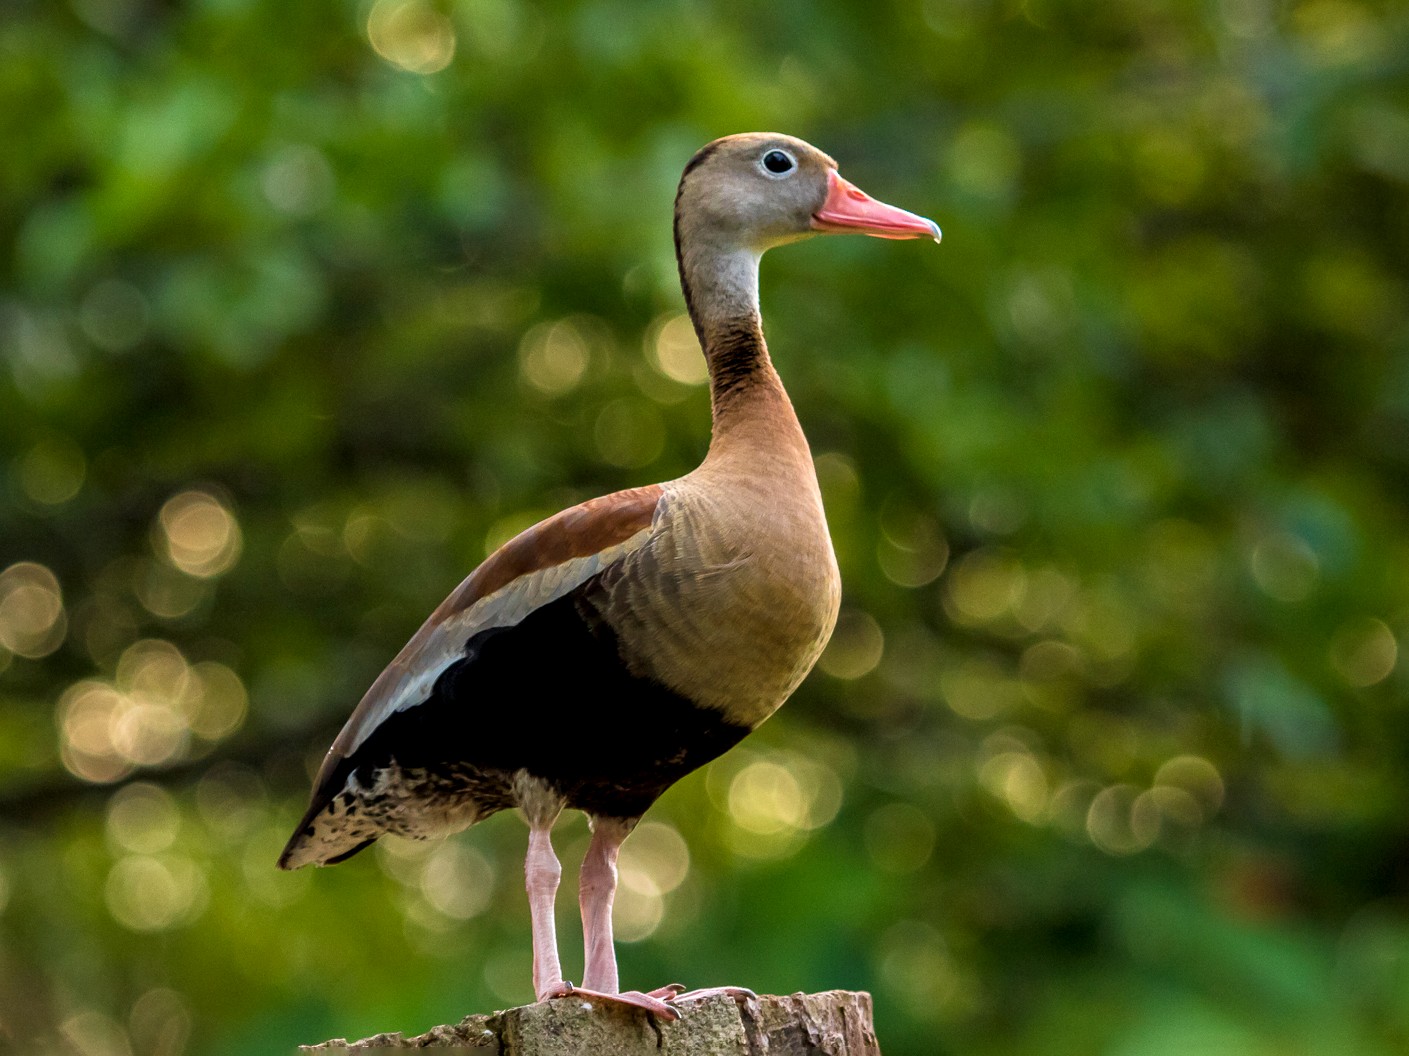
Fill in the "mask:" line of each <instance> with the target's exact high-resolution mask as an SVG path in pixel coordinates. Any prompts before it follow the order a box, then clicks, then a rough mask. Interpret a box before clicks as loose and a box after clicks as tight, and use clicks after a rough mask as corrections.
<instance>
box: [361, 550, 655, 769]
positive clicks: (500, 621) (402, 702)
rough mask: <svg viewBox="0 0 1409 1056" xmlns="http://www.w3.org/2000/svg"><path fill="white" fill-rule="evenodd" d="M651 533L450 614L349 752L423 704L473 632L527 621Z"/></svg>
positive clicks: (372, 713) (523, 581) (529, 578)
mask: <svg viewBox="0 0 1409 1056" xmlns="http://www.w3.org/2000/svg"><path fill="white" fill-rule="evenodd" d="M650 534H651V529H650V528H649V527H647V528H642V529H641V530H640V531H639V532H637V533H636V534H635V535H633V536H631V537H630V538H629V539H626V540H623V541H622V542H620V543H618V544H617V545H616V546H609V547H607V549H605V550H602V551H600V552H599V553H595V554H589V555H588V556H586V557H575V558H572V559H571V560H569V561H564V562H562V563H561V564H558V565H553V566H551V567H549V568H545V569H540V570H538V571H536V572H530V573H528V574H527V575H523V576H520V577H519V578H518V579H516V580H514V581H512V582H511V583H506V584H505V585H504V586H502V587H500V588H499V589H498V590H496V591H495V592H494V593H493V594H490V595H488V596H487V597H483V598H480V599H479V601H477V602H475V603H474V604H473V605H471V606H470V607H469V608H468V609H466V610H465V611H464V612H462V613H459V614H457V615H455V616H453V617H451V618H450V619H448V620H446V621H445V622H444V623H443V624H441V625H440V626H439V627H437V628H436V629H435V631H434V632H433V633H432V634H431V637H430V640H429V641H428V642H427V643H426V645H425V648H424V649H423V650H422V651H421V654H420V663H419V664H418V667H419V670H418V671H416V672H415V673H414V674H411V675H409V676H405V675H403V676H402V678H401V681H400V682H399V683H398V684H397V686H396V687H395V689H393V690H392V691H391V692H390V693H388V694H387V696H386V699H385V700H384V701H383V702H382V703H381V705H380V706H378V707H377V708H376V709H374V710H372V711H370V712H368V713H367V715H366V716H365V717H364V719H363V722H362V723H361V727H362V728H361V729H360V730H359V731H358V732H357V735H356V736H355V737H354V738H353V740H352V743H351V744H350V745H348V748H347V752H346V754H348V755H351V754H352V753H353V752H354V751H356V750H357V749H358V747H360V746H361V744H362V742H363V741H365V740H366V739H367V738H368V736H370V735H371V733H372V731H373V730H375V729H376V728H377V727H378V726H380V725H381V724H382V723H383V722H384V721H385V720H386V719H387V717H388V716H390V715H393V714H395V713H396V712H398V711H404V710H406V709H407V708H412V707H415V706H416V705H417V704H424V703H425V702H426V700H428V699H429V698H430V692H431V687H432V686H434V685H435V681H436V679H438V678H439V677H440V676H441V673H442V672H444V671H445V669H446V668H447V667H449V666H450V665H451V664H453V663H454V662H455V661H456V660H458V659H459V658H460V656H461V654H462V653H463V652H464V649H465V643H466V642H468V641H469V640H470V638H472V637H473V636H474V635H476V634H478V633H480V632H481V631H487V630H489V629H491V628H494V627H513V626H514V625H515V624H517V623H520V622H522V621H523V619H524V618H525V617H527V616H528V614H529V613H531V612H533V611H534V610H535V609H539V608H542V607H543V606H544V605H547V604H548V603H549V602H551V601H556V600H557V599H558V598H561V597H562V596H563V595H565V594H567V593H568V592H569V591H572V590H575V589H576V588H577V587H580V586H581V585H582V584H583V583H586V582H587V581H588V580H589V579H591V578H592V577H593V576H595V575H596V574H597V573H598V572H599V571H601V570H602V569H603V568H605V567H606V566H608V565H611V564H613V563H615V562H616V561H618V560H620V559H621V558H623V557H625V556H626V555H627V554H629V553H631V551H633V550H637V549H639V548H640V547H641V546H643V545H644V544H645V542H646V540H647V539H648V538H649V537H650Z"/></svg>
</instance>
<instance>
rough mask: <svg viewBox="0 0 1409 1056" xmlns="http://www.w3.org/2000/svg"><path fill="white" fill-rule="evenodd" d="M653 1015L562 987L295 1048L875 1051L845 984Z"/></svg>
mask: <svg viewBox="0 0 1409 1056" xmlns="http://www.w3.org/2000/svg"><path fill="white" fill-rule="evenodd" d="M681 1013H682V1015H681V1018H680V1019H679V1020H678V1021H677V1022H674V1023H663V1022H659V1021H657V1020H656V1018H655V1017H653V1016H650V1015H648V1014H647V1013H645V1012H643V1011H640V1010H639V1009H632V1008H627V1007H624V1006H621V1005H614V1004H604V1003H598V1002H593V1001H588V1000H585V999H578V998H572V997H566V998H560V999H558V1000H555V1001H548V1002H541V1003H538V1004H532V1005H524V1006H522V1007H520V1008H511V1009H509V1010H508V1011H506V1012H495V1013H492V1014H489V1015H478V1016H467V1017H466V1018H465V1019H464V1020H462V1021H461V1022H459V1023H457V1024H454V1025H452V1026H443V1027H435V1028H433V1029H432V1030H430V1031H428V1032H427V1033H425V1034H421V1035H419V1036H417V1037H413V1038H407V1037H403V1036H402V1035H401V1034H378V1035H377V1036H375V1037H371V1038H364V1039H363V1040H362V1041H346V1040H344V1039H341V1038H340V1039H337V1040H335V1041H326V1042H324V1043H323V1044H321V1045H306V1046H303V1048H302V1049H300V1051H301V1052H304V1053H332V1054H336V1053H351V1052H367V1051H371V1050H376V1049H424V1050H427V1051H430V1052H458V1053H465V1054H467V1056H638V1054H639V1056H647V1054H649V1056H686V1054H689V1056H765V1054H766V1056H880V1052H881V1050H880V1046H879V1045H878V1044H877V1043H876V1031H875V1027H874V1026H873V1024H872V1019H871V995H870V994H867V993H858V992H855V991H851V990H828V991H826V992H825V993H820V994H792V995H790V996H787V997H771V996H765V997H756V998H745V997H727V996H723V995H714V996H709V997H705V998H702V999H701V1000H699V1001H693V1002H687V1003H682V1005H681Z"/></svg>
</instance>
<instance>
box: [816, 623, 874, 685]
mask: <svg viewBox="0 0 1409 1056" xmlns="http://www.w3.org/2000/svg"><path fill="white" fill-rule="evenodd" d="M885 645H886V640H885V634H884V633H883V632H882V631H881V625H880V624H879V623H877V622H876V618H875V617H874V616H872V615H871V614H870V613H868V612H862V611H861V610H860V609H845V610H843V611H842V613H841V615H840V616H839V617H838V618H837V627H836V630H835V631H833V632H832V640H831V641H830V642H828V643H827V648H826V649H825V650H824V651H823V652H822V656H821V657H820V658H819V659H818V661H817V666H818V667H820V668H821V669H822V670H823V671H825V672H826V673H827V674H829V675H831V676H832V677H833V678H840V679H845V680H847V681H851V680H854V679H858V678H862V677H863V676H865V675H869V674H870V673H871V672H872V671H874V670H875V669H876V665H877V664H879V663H880V662H881V657H882V656H883V655H884V654H885Z"/></svg>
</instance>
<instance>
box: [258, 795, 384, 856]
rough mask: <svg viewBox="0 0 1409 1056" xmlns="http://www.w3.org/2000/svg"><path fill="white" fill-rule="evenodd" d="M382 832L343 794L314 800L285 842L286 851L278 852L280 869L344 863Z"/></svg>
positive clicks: (368, 845) (369, 844)
mask: <svg viewBox="0 0 1409 1056" xmlns="http://www.w3.org/2000/svg"><path fill="white" fill-rule="evenodd" d="M382 831H383V830H382V828H381V827H380V826H377V825H373V824H371V823H370V822H369V819H367V818H365V817H359V816H357V812H356V811H355V810H349V809H348V804H347V802H346V799H345V797H343V796H338V797H335V798H334V799H332V800H331V801H325V802H319V801H317V800H314V802H313V805H312V806H310V807H309V808H308V812H307V813H306V814H304V816H303V820H302V821H300V822H299V823H298V827H297V828H295V829H294V834H293V835H292V836H290V837H289V842H288V843H287V844H285V845H284V852H283V853H282V854H281V855H279V868H280V869H299V868H301V867H303V866H305V865H336V864H337V863H338V862H345V861H347V859H349V858H351V857H352V856H353V855H354V854H356V853H357V852H358V851H360V850H363V849H364V848H367V847H370V846H371V845H372V844H373V843H375V842H376V840H377V837H378V836H380V835H382Z"/></svg>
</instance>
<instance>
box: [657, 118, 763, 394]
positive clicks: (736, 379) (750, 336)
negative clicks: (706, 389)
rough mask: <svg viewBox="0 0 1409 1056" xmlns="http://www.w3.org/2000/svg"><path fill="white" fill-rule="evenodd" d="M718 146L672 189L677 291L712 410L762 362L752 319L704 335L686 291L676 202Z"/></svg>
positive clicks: (703, 152) (691, 164) (698, 157)
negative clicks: (704, 367)
mask: <svg viewBox="0 0 1409 1056" xmlns="http://www.w3.org/2000/svg"><path fill="white" fill-rule="evenodd" d="M721 144H722V141H721V140H715V141H714V142H712V143H706V144H705V145H704V146H703V147H701V148H700V149H699V150H697V151H695V155H694V157H692V158H691V159H690V160H689V161H688V162H687V163H686V165H685V171H684V172H683V173H682V174H681V176H680V185H679V186H678V187H677V188H676V190H675V218H674V236H675V267H676V270H677V271H678V272H679V273H680V292H681V293H682V294H684V296H685V309H686V311H688V312H689V313H690V321H691V322H692V323H693V324H694V326H695V333H696V334H697V335H698V337H699V339H700V347H701V348H703V349H704V353H705V359H706V361H707V362H708V363H709V376H710V394H711V397H712V399H713V402H714V404H715V406H716V407H718V406H719V405H720V404H721V402H723V401H726V400H727V399H728V398H729V397H730V396H731V395H732V394H734V393H735V392H738V391H740V390H741V389H744V388H746V387H747V386H748V384H749V382H750V381H751V380H752V379H753V378H754V377H755V375H756V374H757V371H758V369H759V367H760V366H761V365H762V364H763V362H764V359H765V353H764V343H763V334H762V332H761V331H760V330H759V328H758V323H757V321H756V320H752V319H750V320H740V321H739V322H737V323H735V324H732V325H729V326H727V327H725V328H724V329H722V330H719V331H716V332H712V333H709V334H706V333H705V331H704V328H703V327H702V326H701V325H700V317H699V314H698V313H697V311H696V310H695V292H694V290H692V289H691V288H690V280H689V278H688V277H687V276H686V274H685V256H684V254H683V253H682V252H681V245H680V199H681V197H682V196H683V195H684V193H685V183H686V181H688V180H689V178H690V175H691V173H693V172H694V171H695V170H696V169H697V168H699V167H700V165H702V164H703V163H704V162H705V161H707V160H708V159H709V158H710V157H711V156H712V155H713V154H714V153H715V152H716V151H717V150H719V148H720V146H721Z"/></svg>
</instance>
